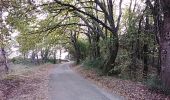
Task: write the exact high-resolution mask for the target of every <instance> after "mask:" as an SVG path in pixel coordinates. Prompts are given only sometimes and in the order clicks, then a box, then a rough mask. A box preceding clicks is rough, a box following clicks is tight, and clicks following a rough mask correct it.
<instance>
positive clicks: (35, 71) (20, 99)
mask: <svg viewBox="0 0 170 100" xmlns="http://www.w3.org/2000/svg"><path fill="white" fill-rule="evenodd" d="M52 68H53V65H52V64H45V65H41V66H39V67H35V68H31V70H28V71H25V72H23V73H20V74H14V75H7V76H6V77H5V78H3V79H0V100H48V93H47V92H48V75H49V71H50V70H51V69H52Z"/></svg>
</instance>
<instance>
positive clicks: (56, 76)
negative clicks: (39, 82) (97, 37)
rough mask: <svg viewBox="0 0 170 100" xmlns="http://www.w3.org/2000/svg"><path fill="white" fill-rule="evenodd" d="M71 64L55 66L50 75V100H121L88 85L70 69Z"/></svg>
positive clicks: (90, 84) (87, 82)
mask: <svg viewBox="0 0 170 100" xmlns="http://www.w3.org/2000/svg"><path fill="white" fill-rule="evenodd" d="M70 65H71V63H63V64H60V65H57V66H58V67H56V68H55V69H54V70H53V71H52V72H51V74H50V78H49V79H50V80H49V95H50V100H122V99H123V98H122V97H120V96H117V95H112V94H109V93H107V92H106V91H105V90H102V89H99V88H98V87H97V86H95V85H94V84H92V83H90V82H89V81H87V80H86V79H84V78H83V77H81V76H80V75H78V74H77V73H76V72H74V71H73V70H72V69H70V67H69V66H70Z"/></svg>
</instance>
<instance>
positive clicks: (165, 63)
mask: <svg viewBox="0 0 170 100" xmlns="http://www.w3.org/2000/svg"><path fill="white" fill-rule="evenodd" d="M162 2H163V5H162V6H163V12H164V23H163V30H162V35H161V37H160V38H161V40H160V47H161V77H162V81H163V84H164V85H165V86H166V87H167V88H168V87H170V78H169V76H170V1H169V0H163V1H162Z"/></svg>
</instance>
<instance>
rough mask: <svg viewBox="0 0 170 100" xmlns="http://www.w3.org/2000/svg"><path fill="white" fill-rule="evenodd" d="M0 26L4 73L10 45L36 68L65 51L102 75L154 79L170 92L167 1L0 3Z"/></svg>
mask: <svg viewBox="0 0 170 100" xmlns="http://www.w3.org/2000/svg"><path fill="white" fill-rule="evenodd" d="M0 23H1V24H0V30H1V33H0V48H1V56H0V65H4V66H5V69H6V71H7V72H8V62H10V61H14V60H16V59H17V57H16V58H13V59H10V60H8V56H9V55H10V53H11V51H12V49H11V47H12V46H13V45H14V46H16V47H18V48H19V52H20V53H21V56H20V57H21V58H23V59H24V60H26V59H31V61H32V62H33V63H35V64H39V63H41V62H44V63H45V62H48V61H49V60H52V62H53V63H57V61H59V62H60V61H61V55H62V51H67V52H69V55H68V57H67V58H68V59H71V60H75V61H76V63H77V64H81V63H83V64H84V65H85V66H89V67H92V68H96V69H98V70H100V71H101V72H102V74H103V75H115V76H118V77H121V78H125V79H130V80H133V81H142V82H143V81H144V82H147V81H148V80H151V79H154V80H157V81H160V82H161V86H162V87H164V89H165V91H169V88H170V78H169V75H170V0H42V1H41V0H40V1H39V0H0ZM15 33H18V35H17V36H16V39H14V38H13V37H12V35H13V34H15ZM57 52H60V57H59V58H56V54H57ZM57 59H58V60H57ZM157 81H154V82H157ZM155 84H157V83H155Z"/></svg>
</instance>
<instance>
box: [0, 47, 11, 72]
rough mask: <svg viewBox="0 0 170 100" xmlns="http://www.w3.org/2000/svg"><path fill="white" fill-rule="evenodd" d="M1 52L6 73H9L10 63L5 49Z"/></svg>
mask: <svg viewBox="0 0 170 100" xmlns="http://www.w3.org/2000/svg"><path fill="white" fill-rule="evenodd" d="M1 52H2V56H3V58H4V61H3V63H4V66H5V71H6V73H8V70H9V68H8V61H7V57H6V52H5V50H4V48H1Z"/></svg>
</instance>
